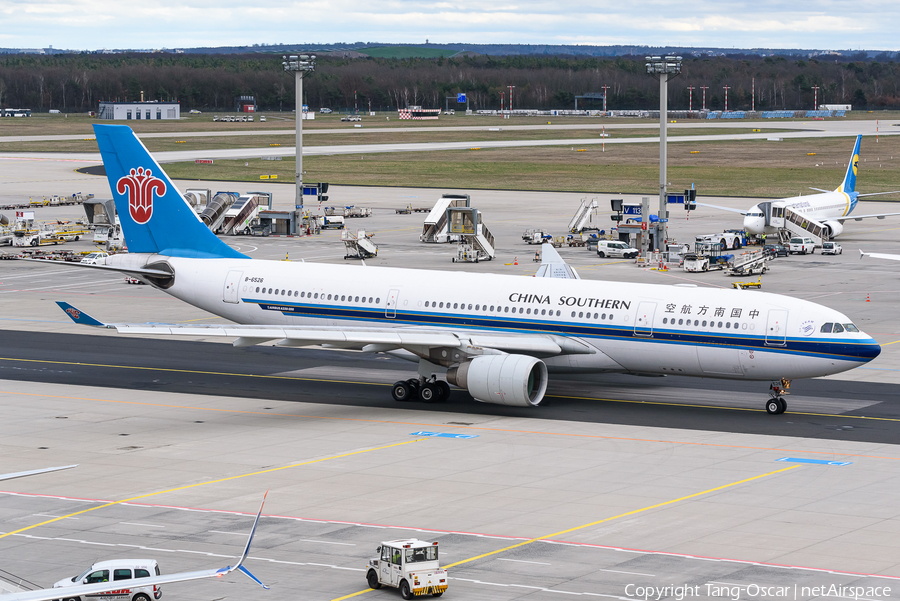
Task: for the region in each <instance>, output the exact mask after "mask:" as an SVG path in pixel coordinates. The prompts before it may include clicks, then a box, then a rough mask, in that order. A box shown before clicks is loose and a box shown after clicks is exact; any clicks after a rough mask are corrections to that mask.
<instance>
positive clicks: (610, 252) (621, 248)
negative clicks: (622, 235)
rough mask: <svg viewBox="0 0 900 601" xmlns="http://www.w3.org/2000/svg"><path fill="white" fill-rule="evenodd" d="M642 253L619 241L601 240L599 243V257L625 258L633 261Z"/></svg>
mask: <svg viewBox="0 0 900 601" xmlns="http://www.w3.org/2000/svg"><path fill="white" fill-rule="evenodd" d="M639 253H640V251H639V250H638V249H636V248H632V247H630V246H628V245H627V244H625V243H624V242H619V241H618V240H600V241H599V242H597V256H599V257H623V258H625V259H633V258H635V257H636V256H638V254H639Z"/></svg>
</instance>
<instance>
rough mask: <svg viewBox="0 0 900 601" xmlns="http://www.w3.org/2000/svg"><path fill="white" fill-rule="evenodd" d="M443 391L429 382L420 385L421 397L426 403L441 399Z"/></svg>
mask: <svg viewBox="0 0 900 601" xmlns="http://www.w3.org/2000/svg"><path fill="white" fill-rule="evenodd" d="M440 397H441V393H440V391H439V389H438V387H437V386H435V385H434V384H431V383H430V382H427V383H425V384H422V385H421V386H420V387H419V399H420V400H422V401H424V402H426V403H433V402H434V401H438V400H440Z"/></svg>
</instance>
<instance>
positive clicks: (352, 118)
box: [341, 115, 362, 121]
mask: <svg viewBox="0 0 900 601" xmlns="http://www.w3.org/2000/svg"><path fill="white" fill-rule="evenodd" d="M341 121H362V117H360V116H359V115H345V116H343V117H341Z"/></svg>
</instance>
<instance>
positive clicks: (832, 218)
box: [826, 212, 900, 223]
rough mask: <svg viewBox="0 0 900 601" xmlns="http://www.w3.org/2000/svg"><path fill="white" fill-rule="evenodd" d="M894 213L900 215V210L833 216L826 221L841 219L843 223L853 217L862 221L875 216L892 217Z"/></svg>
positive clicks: (880, 217) (878, 217) (881, 217)
mask: <svg viewBox="0 0 900 601" xmlns="http://www.w3.org/2000/svg"><path fill="white" fill-rule="evenodd" d="M893 215H900V212H898V213H873V214H871V215H853V214H850V215H846V216H844V217H831V218H829V219H827V220H826V221H839V222H841V223H844V222H845V221H850V220H851V219H852V220H854V221H862V220H863V219H871V218H873V217H874V218H875V219H884V218H885V217H891V216H893Z"/></svg>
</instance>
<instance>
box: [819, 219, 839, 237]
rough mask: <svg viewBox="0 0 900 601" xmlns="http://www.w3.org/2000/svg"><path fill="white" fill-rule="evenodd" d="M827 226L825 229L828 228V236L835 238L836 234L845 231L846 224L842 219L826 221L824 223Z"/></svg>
mask: <svg viewBox="0 0 900 601" xmlns="http://www.w3.org/2000/svg"><path fill="white" fill-rule="evenodd" d="M822 225H824V226H825V229H826V230H828V237H829V238H834V237H835V236H840V234H841V232H843V231H844V224H843V223H841V222H840V221H825V222H824V223H822Z"/></svg>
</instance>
